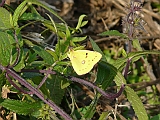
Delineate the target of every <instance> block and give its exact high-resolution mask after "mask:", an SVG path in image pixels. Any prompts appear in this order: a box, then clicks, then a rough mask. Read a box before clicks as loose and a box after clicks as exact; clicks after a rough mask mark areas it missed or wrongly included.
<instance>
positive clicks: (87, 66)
mask: <svg viewBox="0 0 160 120" xmlns="http://www.w3.org/2000/svg"><path fill="white" fill-rule="evenodd" d="M68 57H69V58H70V60H71V63H72V66H73V69H74V70H75V72H76V73H77V74H78V75H83V74H86V73H88V72H90V71H91V69H92V68H93V66H94V65H95V64H96V63H97V62H98V61H99V60H100V59H101V57H102V55H101V54H100V53H98V52H95V51H89V50H76V51H73V50H72V51H70V53H69V54H68Z"/></svg>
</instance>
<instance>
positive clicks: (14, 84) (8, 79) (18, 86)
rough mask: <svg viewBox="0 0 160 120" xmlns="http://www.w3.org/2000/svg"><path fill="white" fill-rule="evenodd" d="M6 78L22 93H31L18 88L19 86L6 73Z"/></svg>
mask: <svg viewBox="0 0 160 120" xmlns="http://www.w3.org/2000/svg"><path fill="white" fill-rule="evenodd" d="M6 78H7V79H8V81H9V82H10V84H11V85H13V86H14V87H15V88H16V89H17V90H19V91H21V92H23V93H24V94H31V93H30V91H25V90H23V89H22V88H20V87H19V86H17V85H16V84H15V83H14V82H13V81H12V80H11V78H10V77H9V76H8V74H7V73H6Z"/></svg>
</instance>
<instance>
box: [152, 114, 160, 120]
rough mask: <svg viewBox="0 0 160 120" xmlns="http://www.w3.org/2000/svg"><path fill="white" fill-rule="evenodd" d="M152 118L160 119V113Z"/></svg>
mask: <svg viewBox="0 0 160 120" xmlns="http://www.w3.org/2000/svg"><path fill="white" fill-rule="evenodd" d="M150 120H160V114H158V115H155V116H153V117H152V118H151V119H150Z"/></svg>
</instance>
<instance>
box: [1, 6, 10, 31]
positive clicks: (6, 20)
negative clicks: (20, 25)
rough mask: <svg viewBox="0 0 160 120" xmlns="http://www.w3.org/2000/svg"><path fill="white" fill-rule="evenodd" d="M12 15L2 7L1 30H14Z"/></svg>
mask: <svg viewBox="0 0 160 120" xmlns="http://www.w3.org/2000/svg"><path fill="white" fill-rule="evenodd" d="M10 15H11V14H10V13H9V12H8V11H7V10H6V9H4V8H2V7H0V29H9V28H12V25H11V23H10Z"/></svg>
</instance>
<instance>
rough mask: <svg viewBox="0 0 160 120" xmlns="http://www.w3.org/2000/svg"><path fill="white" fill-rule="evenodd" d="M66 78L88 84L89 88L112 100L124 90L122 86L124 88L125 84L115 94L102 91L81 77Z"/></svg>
mask: <svg viewBox="0 0 160 120" xmlns="http://www.w3.org/2000/svg"><path fill="white" fill-rule="evenodd" d="M68 79H70V80H71V81H74V82H78V83H80V84H84V85H87V86H90V87H91V88H93V89H96V90H97V91H98V92H99V93H101V94H102V95H103V96H105V97H107V98H108V99H110V100H113V99H115V98H117V97H119V96H120V95H121V94H122V92H123V91H124V88H125V85H124V84H122V85H121V88H120V90H119V91H118V92H117V93H116V94H107V93H106V92H105V91H103V90H102V89H100V88H99V87H97V86H95V85H94V84H92V83H90V82H88V81H85V80H83V79H80V78H76V77H68Z"/></svg>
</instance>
